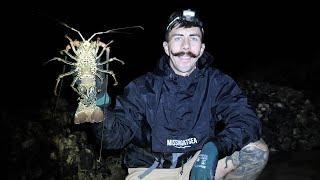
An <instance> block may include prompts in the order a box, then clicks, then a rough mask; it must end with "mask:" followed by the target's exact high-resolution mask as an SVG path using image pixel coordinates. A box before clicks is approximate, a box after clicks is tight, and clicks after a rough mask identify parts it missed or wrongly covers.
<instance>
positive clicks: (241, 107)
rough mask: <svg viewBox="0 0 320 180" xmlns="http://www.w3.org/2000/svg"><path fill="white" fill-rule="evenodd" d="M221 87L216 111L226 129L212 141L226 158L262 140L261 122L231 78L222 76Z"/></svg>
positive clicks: (217, 97)
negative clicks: (251, 143)
mask: <svg viewBox="0 0 320 180" xmlns="http://www.w3.org/2000/svg"><path fill="white" fill-rule="evenodd" d="M219 87H220V90H219V92H218V94H217V96H216V100H217V104H216V107H215V111H216V115H217V119H218V120H219V121H221V122H223V124H224V129H223V130H222V131H221V132H219V133H218V134H217V135H216V136H215V137H213V138H212V139H211V141H213V142H214V143H215V144H216V146H217V148H218V151H219V155H220V156H222V157H224V156H226V155H231V154H232V153H233V152H234V151H236V150H240V149H241V148H242V147H243V146H245V145H247V144H248V143H250V142H254V141H257V140H258V139H260V136H261V122H260V120H259V119H258V117H257V116H256V113H255V112H254V111H253V109H252V108H251V106H250V105H248V102H247V98H246V96H245V95H244V94H243V92H242V91H241V89H240V88H239V87H238V85H237V84H236V83H235V82H234V80H233V79H232V78H231V77H229V76H226V75H225V76H222V78H221V81H220V86H219Z"/></svg>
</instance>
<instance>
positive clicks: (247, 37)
mask: <svg viewBox="0 0 320 180" xmlns="http://www.w3.org/2000/svg"><path fill="white" fill-rule="evenodd" d="M15 3H16V4H15ZM317 7H318V6H316V5H315V4H308V3H298V2H297V3H292V2H290V3H289V2H288V3H279V2H277V3H272V2H271V1H266V2H265V3H243V2H241V3H232V2H225V3H215V2H210V3H209V1H150V2H142V1H134V2H132V1H128V2H126V1H100V2H96V1H87V2H70V1H68V3H66V2H58V1H56V2H54V3H52V2H46V3H32V2H28V4H26V3H24V4H21V3H17V2H11V5H10V6H8V10H9V11H8V12H7V13H4V12H2V19H3V21H2V27H3V29H4V30H5V31H7V32H5V33H3V34H2V35H3V38H5V39H6V41H5V44H4V46H5V47H6V52H3V53H4V54H6V58H3V59H2V73H1V74H2V78H3V79H4V81H3V83H4V84H5V86H2V87H3V88H2V90H4V93H3V94H4V95H5V96H4V97H5V98H4V99H5V100H6V101H5V103H6V104H7V107H9V108H10V107H15V106H16V105H21V106H22V107H24V106H25V107H28V106H38V105H40V104H41V102H42V101H44V100H45V99H46V98H48V97H52V96H53V89H54V85H55V83H56V81H55V79H56V78H57V77H58V75H59V74H61V73H62V68H63V63H61V62H58V61H54V62H50V63H49V64H47V65H43V63H44V62H46V61H48V60H49V59H51V58H53V57H57V56H60V57H62V56H61V55H60V53H59V51H60V50H62V49H64V48H65V47H66V45H67V44H68V40H67V39H66V38H64V35H65V34H68V36H69V37H71V38H72V39H80V37H79V36H78V34H77V33H75V32H74V31H71V30H70V29H68V28H66V27H64V26H62V25H60V24H59V22H64V23H66V24H68V25H69V26H71V27H73V28H75V29H77V30H79V31H80V32H81V33H82V35H83V36H84V38H89V37H90V36H91V35H92V34H93V33H95V32H99V31H106V30H109V29H112V28H119V27H126V26H134V25H141V26H143V27H144V31H139V30H127V31H126V32H130V33H131V34H125V33H123V34H120V33H114V34H104V35H99V37H100V38H101V40H102V41H103V42H106V43H107V42H109V41H110V40H114V43H112V44H111V57H117V58H119V59H122V60H123V61H125V62H126V64H125V66H121V65H120V64H119V63H117V62H114V63H112V64H110V65H111V69H112V70H113V71H114V72H115V73H116V74H117V78H118V81H119V85H118V86H117V87H112V86H110V87H109V92H110V93H111V96H114V95H115V94H121V93H122V88H123V86H125V85H126V84H127V83H128V82H129V81H131V80H132V79H134V78H135V77H138V76H139V75H141V74H143V73H145V72H147V71H150V70H152V69H153V67H154V65H155V64H156V62H157V60H158V58H159V57H160V56H161V55H162V54H163V49H162V41H163V37H164V29H165V27H166V25H167V19H168V17H169V15H170V14H171V12H173V11H174V10H177V9H181V8H192V9H196V10H198V11H199V12H200V16H201V17H202V20H203V21H204V22H205V43H206V50H207V51H209V52H210V53H211V54H213V55H214V57H215V58H216V59H215V62H214V66H215V67H217V68H219V69H221V70H222V71H224V72H225V73H227V74H229V75H231V76H232V77H234V78H235V79H239V78H245V79H253V80H258V81H263V82H270V83H273V84H278V85H281V86H289V87H292V88H295V89H297V90H301V91H304V92H305V93H306V94H307V95H308V96H310V98H311V99H312V100H313V101H314V102H315V104H317V103H318V101H319V100H318V99H320V98H319V96H318V95H317V91H318V90H319V88H318V87H317V85H318V83H319V82H320V79H319V77H320V76H319V74H320V72H319V67H320V61H319V60H320V43H319V42H320V31H319V30H320V28H319V17H320V16H319V15H320V11H319V10H318V9H317ZM66 68H67V70H68V68H70V66H68V65H67V66H66ZM70 83H71V77H66V78H64V81H63V88H62V92H61V96H64V97H67V98H69V97H70V98H69V99H70V101H76V95H75V93H73V92H72V90H71V88H70V86H69V84H70Z"/></svg>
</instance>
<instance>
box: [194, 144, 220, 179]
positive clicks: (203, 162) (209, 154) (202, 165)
mask: <svg viewBox="0 0 320 180" xmlns="http://www.w3.org/2000/svg"><path fill="white" fill-rule="evenodd" d="M217 164H218V149H217V146H216V145H215V144H214V143H213V142H211V141H210V142H208V143H206V144H205V145H204V146H203V148H202V150H201V153H200V154H199V157H198V159H197V161H196V162H195V163H194V165H193V167H192V170H191V175H190V180H209V179H210V180H213V179H214V175H215V172H216V168H217Z"/></svg>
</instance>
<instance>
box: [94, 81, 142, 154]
mask: <svg viewBox="0 0 320 180" xmlns="http://www.w3.org/2000/svg"><path fill="white" fill-rule="evenodd" d="M143 107H144V103H143V100H142V98H141V97H140V95H139V90H138V88H137V86H136V84H135V83H134V82H131V83H130V84H129V85H128V86H127V87H126V88H125V89H124V94H123V95H122V96H119V97H117V99H116V105H115V107H114V108H113V109H111V108H108V107H104V109H105V111H104V112H105V114H104V122H101V123H95V124H92V130H93V133H94V134H95V136H96V138H97V140H98V141H101V138H102V140H103V145H104V148H106V149H121V148H123V147H124V146H125V145H127V144H128V143H129V142H130V141H131V140H132V139H133V137H134V135H135V132H136V130H137V128H139V127H140V125H139V124H140V122H141V120H142V119H143V118H144V115H143ZM102 131H103V132H102Z"/></svg>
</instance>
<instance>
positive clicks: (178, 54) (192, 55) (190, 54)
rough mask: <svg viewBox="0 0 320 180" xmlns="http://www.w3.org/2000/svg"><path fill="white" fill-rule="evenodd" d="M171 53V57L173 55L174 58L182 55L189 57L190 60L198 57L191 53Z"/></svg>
mask: <svg viewBox="0 0 320 180" xmlns="http://www.w3.org/2000/svg"><path fill="white" fill-rule="evenodd" d="M171 53H172V55H174V56H184V55H188V56H190V57H192V58H195V57H197V56H198V55H196V54H194V53H193V52H191V51H188V52H183V51H180V52H176V53H174V52H172V51H171Z"/></svg>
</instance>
